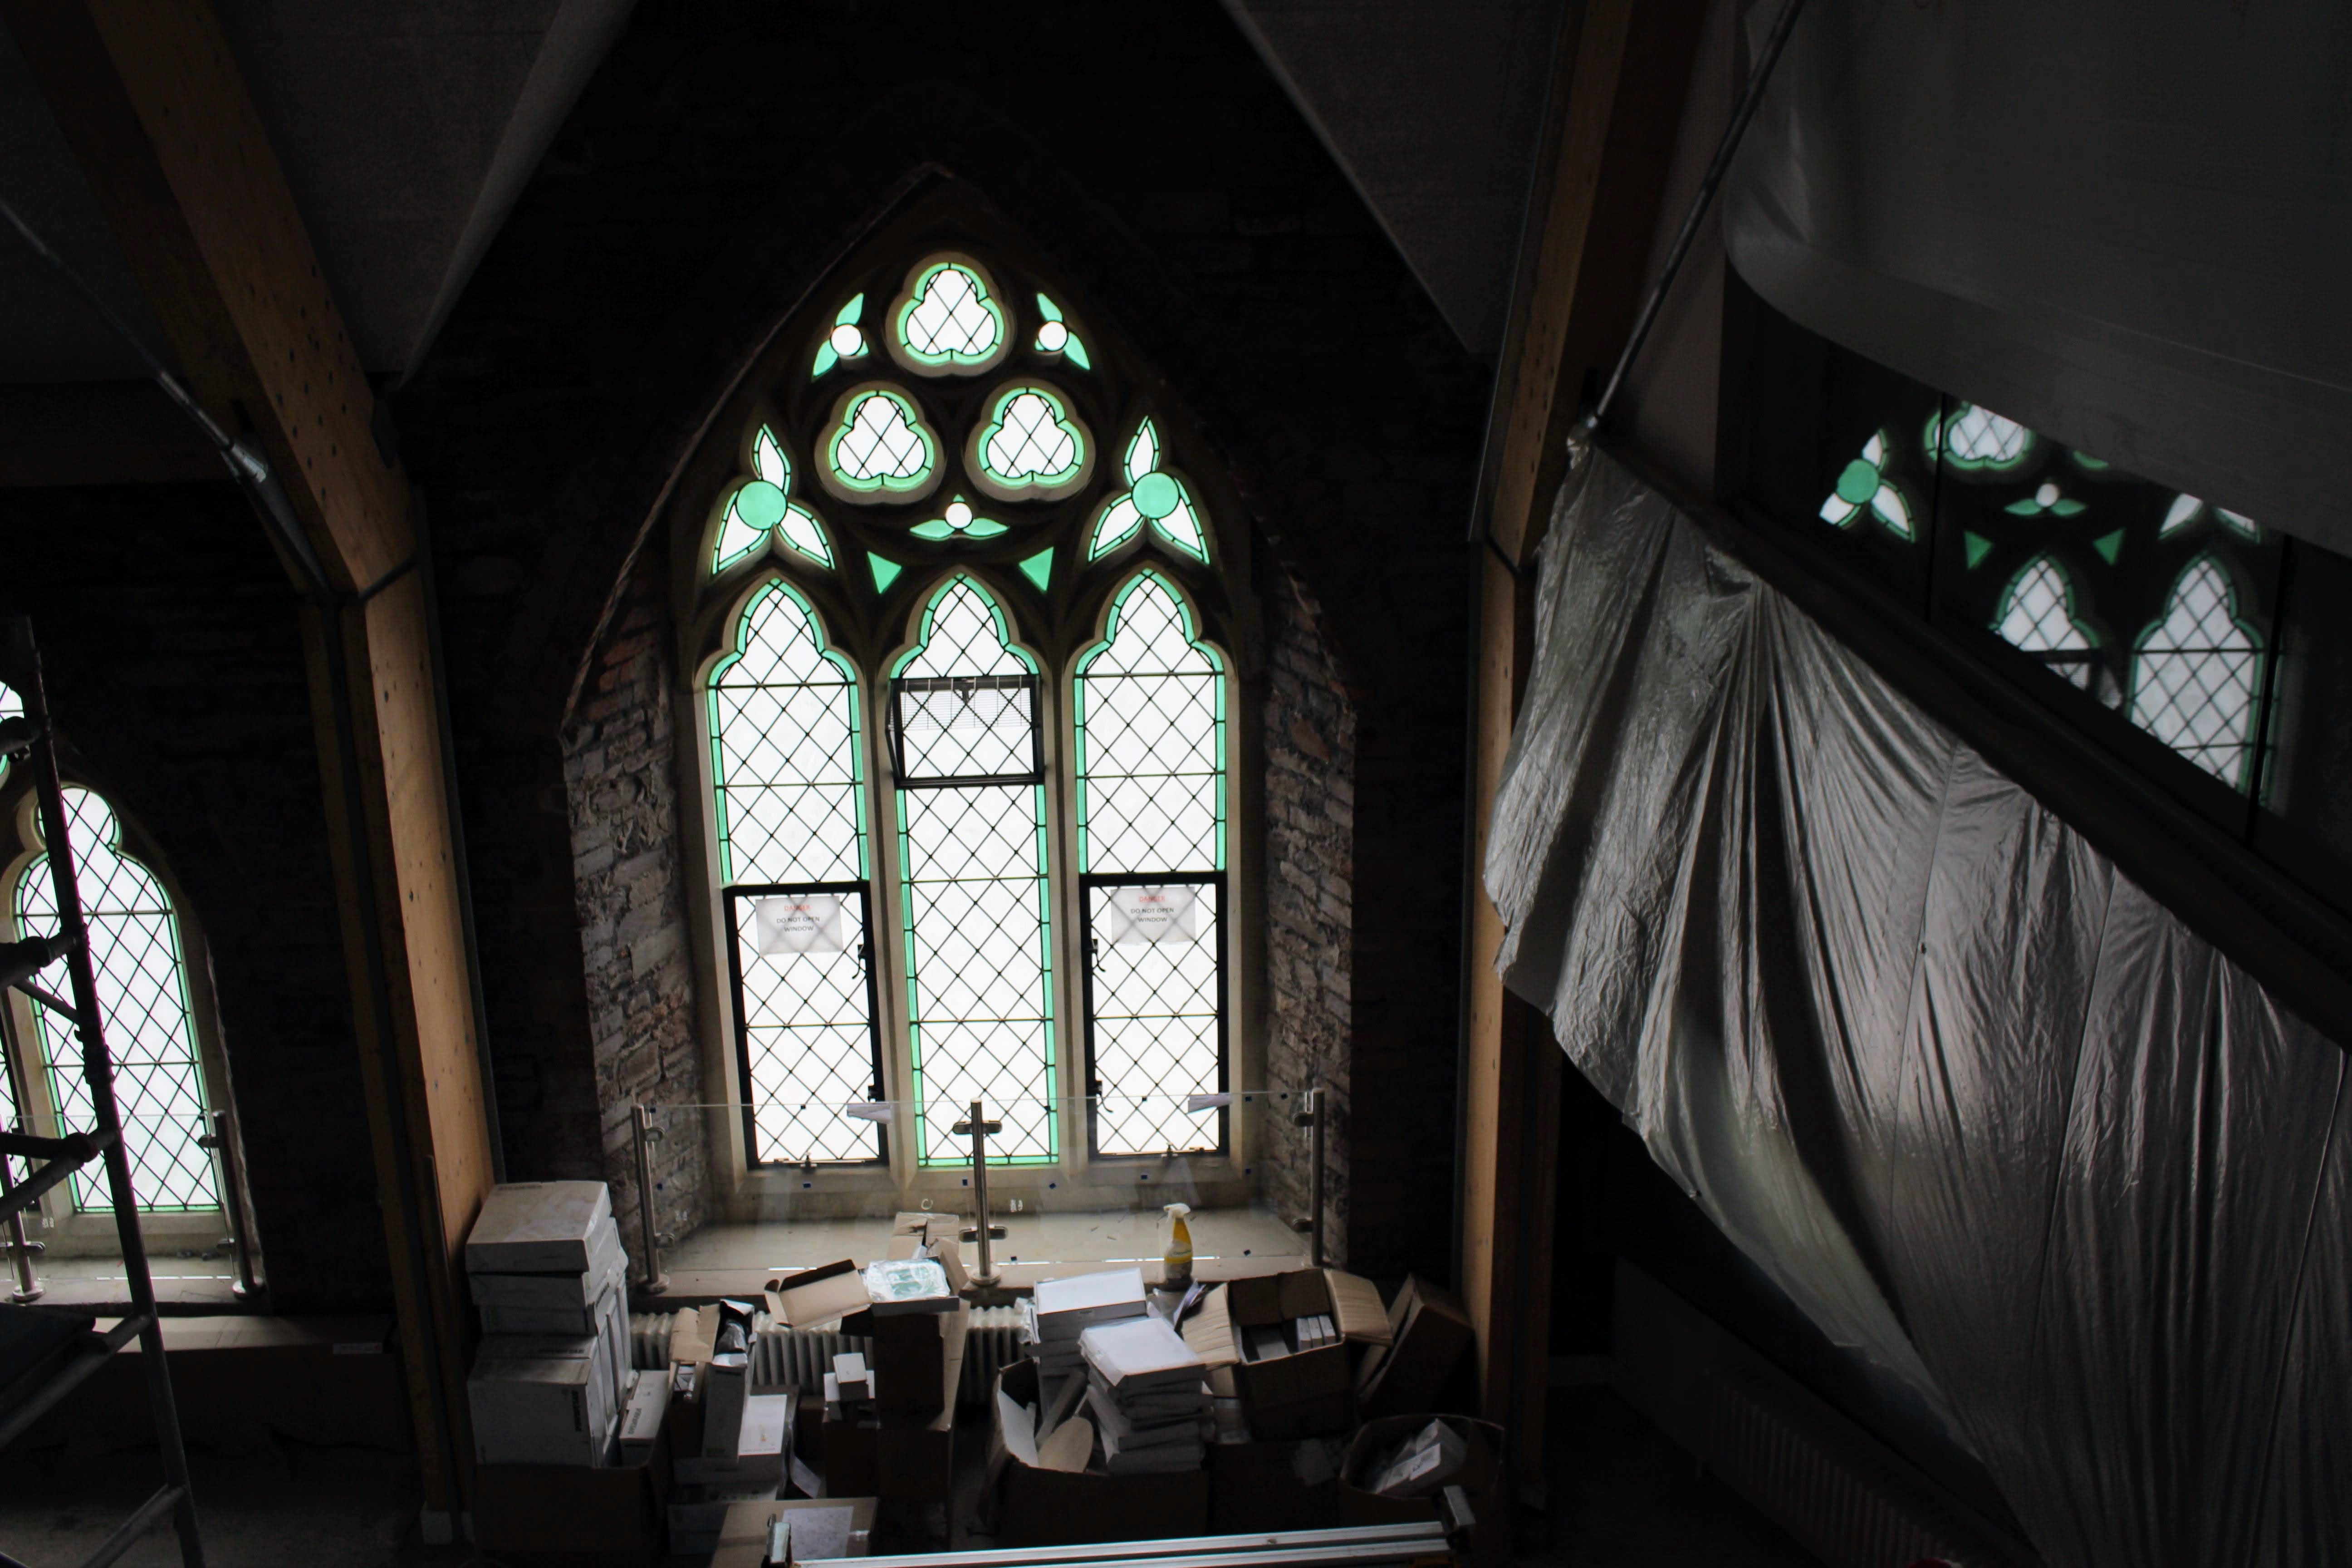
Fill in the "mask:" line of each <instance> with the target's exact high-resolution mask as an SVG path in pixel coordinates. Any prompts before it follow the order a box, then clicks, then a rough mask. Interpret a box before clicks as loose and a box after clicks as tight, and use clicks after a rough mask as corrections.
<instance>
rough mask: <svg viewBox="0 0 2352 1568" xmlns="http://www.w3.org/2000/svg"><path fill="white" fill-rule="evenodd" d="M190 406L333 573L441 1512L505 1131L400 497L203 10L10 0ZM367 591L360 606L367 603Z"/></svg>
mask: <svg viewBox="0 0 2352 1568" xmlns="http://www.w3.org/2000/svg"><path fill="white" fill-rule="evenodd" d="M0 16H5V18H6V21H7V24H8V26H9V27H10V29H11V30H12V31H13V32H14V33H15V35H16V42H17V44H18V46H19V47H21V48H22V50H23V52H24V56H25V58H26V63H27V64H28V65H29V66H30V67H31V68H32V71H33V75H34V78H35V79H36V80H37V81H38V82H39V84H40V87H41V90H42V94H43V96H44V97H45V98H46V99H47V101H48V104H49V107H50V109H51V110H52V111H53V112H54V113H55V115H56V116H57V119H58V124H59V126H60V128H61V129H62V130H63V131H64V132H65V136H66V140H67V142H68V145H70V146H71V147H72V149H73V152H74V154H75V157H76V159H77V161H78V162H79V163H80V165H81V168H82V172H83V174H85V175H86V176H87V177H88V179H89V184H90V186H91V188H92V190H93V191H94V192H95V193H96V195H97V196H98V198H99V202H100V205H101V206H103V207H104V208H105V210H106V213H107V216H108V219H109V221H110V224H111V226H112V227H113V229H114V232H115V237H116V238H117V240H118V241H119V243H120V244H121V247H122V250H123V252H124V255H125V257H126V258H127V259H128V261H129V263H130V266H131V273H132V275H133V276H134V277H135V278H136V279H138V280H139V282H140V284H141V286H142V289H144V290H145V292H146V293H147V295H148V297H149V299H150V300H151V302H152V304H153V306H154V310H155V313H156V315H157V317H158V318H159V320H160V321H161V322H162V325H163V331H164V333H165V335H166V336H167V337H168V339H169V340H170V343H171V348H172V350H173V354H174V356H175V357H176V358H177V360H178V362H179V364H180V366H181V369H182V373H183V374H184V376H185V378H186V380H187V383H188V385H189V388H190V390H191V391H192V392H193V393H194V395H195V396H196V398H197V400H198V401H199V402H201V403H202V404H203V405H204V406H205V409H206V410H207V412H209V413H210V414H211V415H212V416H213V417H214V418H215V420H216V421H218V422H219V423H220V424H221V425H222V426H224V427H225V428H226V429H227V430H229V431H230V432H232V433H233V434H241V435H244V436H247V437H249V438H250V439H251V440H252V441H253V442H255V443H256V444H257V446H258V447H259V448H260V450H261V451H262V452H263V453H264V454H265V455H266V456H267V457H268V461H269V464H270V467H271V468H272V469H274V470H275V472H276V474H277V476H278V480H279V482H280V483H281V484H282V485H283V486H284V489H285V490H286V493H287V497H288V500H289V502H290V503H291V508H292V510H293V513H294V515H295V519H296V521H297V522H298V524H299V527H300V529H301V530H302V532H303V534H304V535H305V536H306V538H307V539H308V542H309V545H310V552H312V553H315V555H316V557H317V559H318V562H319V563H320V569H321V570H322V572H323V574H324V577H325V583H324V584H316V583H313V582H311V581H310V580H309V575H308V574H309V567H308V566H307V565H303V566H301V567H300V569H299V570H298V569H297V563H296V562H295V560H294V559H293V558H292V557H293V556H294V555H295V554H297V553H299V552H285V553H286V554H287V555H288V557H289V559H288V567H289V572H292V573H293V574H294V575H295V579H296V586H297V588H298V589H299V591H301V592H302V594H303V595H304V596H305V598H306V600H307V601H308V603H309V608H308V610H307V612H306V615H305V639H304V640H305V646H306V648H307V650H308V654H309V658H310V688H311V695H312V713H313V725H314V729H315V731H316V733H317V737H318V745H319V758H320V773H321V775H322V781H323V784H324V786H325V791H324V793H325V799H324V802H323V805H324V809H325V815H326V818H327V823H328V827H329V847H330V853H331V858H332V862H333V866H334V873H335V881H336V892H337V901H338V905H339V910H340V912H341V922H342V931H343V939H344V950H345V960H346V965H347V969H348V972H349V973H350V976H351V984H352V1029H353V1035H354V1037H355V1040H356V1043H357V1045H358V1048H359V1053H360V1057H361V1060H362V1081H363V1083H364V1085H365V1088H366V1094H367V1112H368V1121H369V1127H370V1131H371V1135H372V1139H373V1144H374V1153H375V1158H376V1168H377V1177H378V1182H379V1186H380V1189H381V1194H382V1203H381V1205H380V1206H381V1209H382V1212H383V1224H384V1226H385V1234H386V1239H387V1241H388V1243H389V1247H390V1262H391V1265H392V1275H393V1280H394V1297H395V1301H396V1304H397V1306H398V1308H399V1311H400V1321H401V1332H402V1337H403V1346H404V1351H405V1352H406V1354H405V1358H404V1359H405V1362H406V1371H407V1375H408V1378H409V1392H410V1397H411V1405H412V1410H413V1413H414V1415H415V1423H416V1428H417V1438H418V1444H417V1447H418V1457H419V1459H420V1463H421V1466H422V1468H423V1471H424V1480H425V1492H426V1500H427V1507H428V1508H429V1509H433V1510H441V1511H443V1512H445V1513H446V1514H454V1513H455V1512H456V1511H457V1510H460V1509H462V1508H463V1507H464V1506H465V1497H466V1494H467V1491H468V1490H469V1489H470V1473H471V1472H470V1465H471V1454H472V1445H471V1441H470V1438H469V1436H468V1432H467V1418H466V1409H465V1382H464V1380H465V1375H466V1370H467V1369H466V1365H465V1361H466V1349H467V1346H468V1345H469V1344H470V1342H471V1337H472V1333H471V1320H472V1314H471V1312H470V1310H469V1309H468V1306H467V1300H466V1296H465V1293H464V1285H463V1268H462V1262H461V1257H460V1253H459V1248H460V1247H462V1246H463V1243H464V1240H465V1237H466V1233H467V1229H468V1228H470V1226H472V1223H473V1219H474V1215H476V1213H477V1212H478V1210H479V1207H480V1204H481V1200H482V1197H483V1195H484V1194H486V1193H487V1192H488V1186H489V1184H490V1181H491V1165H492V1155H491V1133H490V1129H489V1113H488V1104H487V1093H486V1085H485V1083H484V1080H483V1074H482V1071H481V1058H480V1056H479V1054H478V1048H477V1040H478V1034H477V1030H478V1020H477V1018H476V1017H475V1014H474V1005H473V987H472V984H471V976H470V973H469V968H468V961H469V955H468V953H467V947H466V942H465V936H464V925H463V921H462V918H461V915H460V907H459V901H458V900H459V889H458V888H457V885H456V882H455V879H454V872H453V868H454V867H455V866H457V865H458V864H461V863H462V859H461V858H460V857H459V856H458V855H457V853H456V852H455V848H456V846H455V841H454V826H453V825H454V816H453V814H452V812H451V809H450V803H449V798H448V792H447V783H446V781H447V777H448V773H447V767H446V758H445V757H444V755H443V754H442V751H441V732H442V731H441V726H440V714H439V710H438V706H437V704H438V700H439V698H438V682H437V679H436V670H435V669H434V668H433V665H432V661H431V654H430V647H431V642H430V638H429V637H428V636H427V631H426V625H425V595H424V584H423V579H422V575H421V574H420V573H419V572H417V571H414V570H409V568H410V567H412V566H414V565H415V553H416V537H415V517H414V513H413V511H412V510H411V508H412V500H411V496H410V493H409V483H408V479H407V477H406V475H404V473H403V472H402V471H401V469H400V468H399V467H398V465H397V464H396V463H394V462H392V461H390V460H388V458H387V457H386V455H385V453H384V452H383V450H381V449H380V447H379V446H378V444H377V442H376V440H375V438H374V434H373V419H374V414H375V400H374V396H373V392H372V390H371V389H370V387H369V384H368V382H367V380H366V378H365V377H364V376H363V375H362V374H361V370H360V362H359V357H358V355H357V353H355V352H354V350H353V348H352V342H351V338H350V335H349V333H348V332H347V331H345V329H344V324H343V317H342V313H341V310H339V309H338V308H337V305H336V302H335V300H334V299H333V297H332V295H331V292H330V291H329V289H328V288H327V285H326V281H325V279H324V278H323V277H322V275H321V274H320V268H319V261H318V257H317V255H316V253H315V251H314V250H313V248H312V247H311V242H310V235H309V233H308V231H307V230H306V228H305V226H304V225H303V221H302V217H301V215H300V214H299V212H298V211H297V210H296V208H295V205H294V202H293V198H292V196H291V195H289V191H288V189H287V185H286V180H285V177H284V175H283V174H282V173H281V172H280V169H279V166H278V158H277V155H276V153H275V152H274V151H273V150H272V148H271V146H270V144H269V141H268V136H267V135H266V134H265V133H264V132H263V130H262V127H261V123H260V121H259V119H258V117H257V115H256V113H255V111H254V107H253V103H252V100H251V99H250V97H249V96H248V95H247V89H246V84H245V82H244V80H243V79H242V77H241V76H240V74H239V72H238V68H237V65H236V59H235V58H234V57H233V56H232V54H231V53H230V51H229V47H228V45H227V42H226V39H225V37H223V36H222V33H221V29H220V25H219V22H218V19H217V18H216V17H215V16H214V14H213V12H212V9H211V7H210V5H208V4H207V3H206V0H0ZM362 590H366V592H364V593H363V592H362Z"/></svg>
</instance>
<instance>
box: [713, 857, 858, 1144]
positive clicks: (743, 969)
mask: <svg viewBox="0 0 2352 1568" xmlns="http://www.w3.org/2000/svg"><path fill="white" fill-rule="evenodd" d="M727 900H728V911H727V912H728V929H729V930H730V932H731V933H732V938H731V940H732V941H733V942H734V950H735V951H734V959H735V969H734V975H735V984H736V993H735V1005H736V1016H737V1019H738V1020H739V1026H740V1028H741V1030H742V1042H741V1044H742V1050H743V1062H744V1070H745V1072H746V1073H747V1075H748V1076H749V1077H750V1079H751V1105H750V1107H749V1116H748V1121H750V1123H751V1158H752V1159H753V1160H754V1161H755V1162H759V1163H800V1162H802V1161H828V1162H849V1161H869V1160H879V1159H881V1158H882V1157H883V1154H884V1149H883V1144H882V1129H881V1128H880V1127H879V1126H878V1125H877V1124H876V1123H875V1122H872V1121H866V1120H863V1119H861V1118H858V1117H856V1116H852V1115H850V1114H849V1112H848V1110H847V1107H849V1106H850V1105H852V1104H855V1103H858V1102H862V1101H866V1100H872V1099H878V1098H879V1096H880V1089H881V1085H880V1082H879V1079H880V1068H879V1066H878V1064H877V1061H876V1059H875V1033H874V1006H873V989H872V985H871V982H870V981H869V979H868V978H867V966H868V964H869V963H871V962H872V952H873V950H872V947H871V946H870V944H869V943H868V942H867V940H866V930H867V925H866V889H865V888H864V887H863V886H862V885H857V884H849V885H842V884H835V885H834V886H833V887H830V888H811V889H791V888H762V889H729V890H728V894H727Z"/></svg>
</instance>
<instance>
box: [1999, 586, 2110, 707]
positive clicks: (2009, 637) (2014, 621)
mask: <svg viewBox="0 0 2352 1568" xmlns="http://www.w3.org/2000/svg"><path fill="white" fill-rule="evenodd" d="M1992 629H1993V630H1994V631H1996V632H1998V633H2000V637H2001V639H2002V640H2003V641H2005V642H2007V643H2008V644H2009V645H2010V646H2011V647H2015V648H2020V649H2022V650H2023V651H2024V652H2027V653H2030V654H2032V655H2033V656H2034V657H2035V658H2039V659H2041V660H2042V663H2044V664H2046V665H2048V666H2049V667H2050V668H2051V669H2052V670H2053V671H2054V672H2055V673H2057V674H2058V675H2059V676H2061V677H2063V679H2066V680H2068V681H2071V682H2072V683H2074V685H2075V686H2077V687H2079V688H2081V689H2083V690H2084V691H2088V690H2090V689H2091V685H2092V682H2091V677H2092V674H2093V664H2094V661H2095V658H2097V651H2096V650H2097V648H2098V646H2099V642H2098V638H2097V637H2094V636H2093V635H2092V634H2091V631H2090V628H2089V627H2087V626H2084V625H2083V623H2082V622H2081V621H2080V620H2078V619H2076V617H2075V614H2074V583H2073V582H2072V580H2070V579H2069V578H2068V577H2067V575H2066V569H2065V568H2064V567H2063V566H2061V565H2060V564H2059V563H2057V562H2055V561H2053V560H2052V559H2051V558H2050V557H2049V556H2047V555H2037V556H2035V557H2034V558H2033V559H2032V560H2031V561H2029V562H2027V563H2025V564H2024V565H2023V566H2021V567H2019V568H2018V571H2017V575H2016V576H2014V577H2012V578H2011V579H2010V583H2009V587H2008V589H2007V591H2006V592H2004V593H2003V594H2002V595H2001V601H2000V615H1999V616H1996V617H1995V619H1994V621H1993V626H1992Z"/></svg>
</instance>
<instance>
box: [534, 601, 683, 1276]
mask: <svg viewBox="0 0 2352 1568" xmlns="http://www.w3.org/2000/svg"><path fill="white" fill-rule="evenodd" d="M659 576H660V574H659V573H658V572H656V571H654V570H651V569H649V568H648V567H647V566H646V564H645V563H640V564H639V567H638V569H637V571H636V572H635V574H633V576H632V578H631V580H630V584H629V591H628V595H627V597H626V598H625V600H624V602H623V604H622V606H621V611H620V614H619V615H618V616H616V617H615V618H614V624H613V626H612V629H611V630H610V631H609V632H608V633H607V634H606V636H605V638H604V642H603V644H602V645H601V646H600V647H598V648H597V650H596V654H597V657H596V665H595V675H594V678H593V685H592V686H591V688H590V689H588V690H587V691H585V692H583V694H582V700H581V702H580V706H579V708H578V710H577V711H576V712H575V714H574V716H573V721H572V725H571V726H570V727H569V728H568V729H567V731H565V734H564V737H563V778H564V784H565V788H566V793H567V795H569V798H570V802H571V812H572V882H573V889H574V895H575V897H576V899H577V900H578V907H579V917H580V948H581V954H582V959H583V963H584V965H585V969H586V980H587V1002H588V1037H589V1045H590V1048H591V1049H592V1050H593V1053H594V1058H595V1081H596V1105H597V1110H598V1114H599V1117H600V1120H601V1130H602V1133H603V1139H604V1144H603V1147H604V1166H603V1172H602V1174H603V1175H604V1179H605V1180H606V1181H607V1182H609V1183H611V1184H612V1187H613V1208H614V1213H615V1214H617V1215H620V1219H621V1234H622V1235H623V1236H624V1237H626V1238H627V1240H628V1243H629V1247H630V1250H631V1252H632V1253H633V1254H635V1253H636V1251H637V1247H638V1245H639V1243H640V1241H641V1239H642V1237H641V1236H640V1232H641V1230H642V1228H643V1224H642V1221H641V1220H640V1218H639V1215H638V1207H637V1165H636V1143H635V1116H634V1112H633V1110H632V1108H633V1107H635V1106H637V1105H640V1104H644V1105H657V1106H658V1105H673V1106H688V1105H694V1104H698V1103H700V1102H702V1101H703V1100H706V1099H708V1098H709V1097H708V1096H706V1095H705V1094H704V1093H703V1092H702V1087H703V1086H702V1064H701V1058H700V1054H699V1049H698V1044H697V1040H696V1037H695V1028H694V1017H695V1013H694V1010H695V1005H696V993H697V989H698V988H697V986H696V984H695V974H694V960H693V955H692V952H691V949H690V948H689V946H688V942H687V940H686V899H687V897H688V886H687V881H686V878H685V874H684V869H685V868H683V867H682V866H681V864H680V861H679V856H678V830H677V811H678V801H677V725H676V714H675V712H674V710H673V704H672V702H671V700H670V692H671V689H672V684H673V683H672V679H671V668H670V667H671V659H670V657H669V652H668V648H669V646H670V630H669V617H668V616H667V613H666V612H665V610H664V607H663V595H662V594H661V591H660V584H659V581H658V579H659ZM657 1124H658V1125H659V1126H660V1128H661V1130H662V1132H663V1136H662V1137H661V1139H660V1140H659V1141H658V1142H655V1143H654V1144H653V1146H652V1155H651V1160H652V1166H653V1180H654V1192H655V1197H654V1225H655V1228H656V1230H657V1231H659V1232H661V1233H663V1234H665V1235H667V1236H668V1237H671V1238H672V1239H673V1240H676V1239H680V1238H683V1237H685V1236H687V1235H688V1233H689V1232H691V1231H692V1230H693V1229H694V1228H695V1227H696V1226H698V1225H700V1224H701V1223H702V1222H703V1220H704V1218H705V1217H706V1212H707V1210H706V1205H707V1200H708V1197H709V1176H710V1172H709V1148H708V1136H707V1132H706V1123H705V1120H704V1118H703V1117H701V1116H700V1115H698V1114H695V1113H693V1112H686V1113H683V1114H677V1115H669V1116H664V1117H661V1118H659V1119H658V1123H657Z"/></svg>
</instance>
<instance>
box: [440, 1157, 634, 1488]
mask: <svg viewBox="0 0 2352 1568" xmlns="http://www.w3.org/2000/svg"><path fill="white" fill-rule="evenodd" d="M628 1263H629V1258H628V1254H627V1253H625V1252H624V1251H623V1250H622V1249H621V1233H620V1230H619V1228H618V1227H617V1226H614V1223H613V1195H612V1192H611V1190H610V1189H609V1188H607V1187H606V1186H605V1185H604V1183H602V1182H511V1183H508V1184H504V1185H501V1186H497V1187H493V1188H491V1189H490V1192H489V1195H488V1197H487V1198H486V1199H485V1200H484V1202H483V1204H482V1212H481V1214H480V1215H478V1216H477V1217H476V1219H475V1221H474V1227H473V1230H472V1231H471V1232H470V1233H469V1234H468V1235H467V1238H466V1271H467V1284H468V1286H469V1288H470V1289H471V1291H472V1293H473V1297H474V1301H475V1303H476V1305H477V1306H478V1308H479V1309H480V1310H481V1314H482V1332H483V1339H482V1342H481V1346H480V1349H479V1351H478V1359H477V1364H476V1368H475V1372H474V1375H473V1377H472V1378H471V1379H470V1380H469V1384H468V1395H467V1397H468V1401H469V1403H470V1404H471V1405H472V1406H473V1411H474V1436H475V1448H476V1458H478V1459H479V1460H480V1461H481V1462H482V1463H484V1464H584V1465H604V1464H610V1463H612V1462H613V1460H614V1458H618V1457H619V1453H618V1448H617V1447H616V1445H615V1440H614V1439H615V1434H616V1432H617V1430H618V1426H619V1422H620V1416H621V1411H622V1409H623V1407H624V1406H625V1405H627V1404H628V1401H629V1313H628V1300H627V1296H626V1292H625V1281H626V1279H627V1273H628ZM592 1383H593V1384H594V1385H595V1386H594V1388H593V1393H592V1392H590V1391H589V1390H588V1388H587V1385H588V1384H592Z"/></svg>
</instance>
